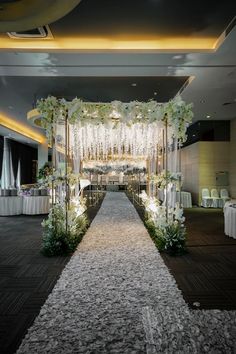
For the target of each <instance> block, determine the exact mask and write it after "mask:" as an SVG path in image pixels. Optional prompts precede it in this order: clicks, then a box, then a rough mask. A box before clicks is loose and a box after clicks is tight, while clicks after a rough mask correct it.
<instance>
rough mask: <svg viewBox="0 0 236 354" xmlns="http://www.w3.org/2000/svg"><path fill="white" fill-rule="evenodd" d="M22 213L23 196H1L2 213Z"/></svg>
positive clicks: (3, 214) (4, 214)
mask: <svg viewBox="0 0 236 354" xmlns="http://www.w3.org/2000/svg"><path fill="white" fill-rule="evenodd" d="M20 214H22V197H0V215H1V216H10V215H20Z"/></svg>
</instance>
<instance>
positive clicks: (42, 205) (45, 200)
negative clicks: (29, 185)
mask: <svg viewBox="0 0 236 354" xmlns="http://www.w3.org/2000/svg"><path fill="white" fill-rule="evenodd" d="M49 201H50V197H49V196H38V197H34V196H24V197H23V214H25V215H38V214H48V213H49V208H50V202H49Z"/></svg>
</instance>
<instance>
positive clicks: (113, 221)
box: [18, 192, 235, 354]
mask: <svg viewBox="0 0 236 354" xmlns="http://www.w3.org/2000/svg"><path fill="white" fill-rule="evenodd" d="M192 313H193V312H192V311H190V310H189V309H188V306H187V305H186V303H185V302H184V300H183V297H182V295H181V292H180V291H179V290H178V288H177V286H176V283H175V280H174V279H173V277H172V276H171V275H170V273H169V271H168V269H167V267H166V266H165V265H164V262H163V261H162V258H161V256H160V255H159V253H158V252H157V250H156V247H155V246H154V244H153V242H152V240H151V239H150V237H149V235H148V233H147V231H146V229H145V227H144V225H143V223H142V221H141V220H140V218H139V216H138V214H137V212H136V210H135V209H134V207H133V205H132V204H131V203H130V202H129V200H128V198H127V197H126V195H125V194H124V193H118V192H115V193H112V192H111V193H107V195H106V197H105V199H104V201H103V204H102V206H101V208H100V210H99V212H98V214H97V216H96V217H95V219H94V221H93V222H92V224H91V226H90V228H89V230H88V231H87V233H86V235H85V236H84V238H83V240H82V242H81V243H80V245H79V247H78V249H77V251H76V252H75V254H74V256H73V257H72V259H71V261H70V262H69V263H68V264H67V266H66V268H65V269H64V271H63V273H62V275H61V277H60V279H59V281H58V282H57V284H56V286H55V288H54V290H53V292H52V293H51V295H50V296H49V298H48V300H47V301H46V303H45V305H44V306H43V307H42V309H41V312H40V314H39V316H38V317H37V318H36V320H35V323H34V325H33V326H32V327H31V329H30V330H29V332H28V334H27V336H26V338H25V339H24V341H23V343H22V345H21V347H20V348H19V350H18V353H19V354H20V353H21V354H22V353H25V354H26V353H27V354H29V353H30V354H34V353H43V354H44V353H50V354H51V353H53V354H54V353H55V354H60V353H63V354H67V353H94V354H97V353H121V354H126V353H127V354H132V353H133V354H137V353H164V352H165V353H178V352H181V353H189V352H191V353H198V352H199V353H200V352H204V350H203V349H202V348H203V347H204V346H205V347H206V349H207V346H208V345H209V338H210V337H211V339H210V341H211V342H212V341H215V342H214V344H213V345H214V347H215V348H216V349H220V350H222V349H224V350H225V349H229V350H230V348H231V346H232V345H234V343H233V342H232V339H231V342H230V343H231V344H229V345H228V344H227V340H228V339H226V338H225V340H224V334H223V335H222V336H221V338H220V339H219V335H217V336H216V335H214V331H216V333H219V331H220V332H222V330H221V328H218V327H219V325H220V326H222V325H224V326H225V323H222V320H223V318H224V317H225V316H226V311H225V312H222V313H221V312H220V311H216V312H214V311H195V314H194V315H193V314H192ZM233 316H234V313H233V312H227V318H226V319H227V321H226V323H229V324H230V322H231V326H232V318H235V316H234V317H233ZM220 317H222V318H221V319H220V322H219V324H218V325H217V321H215V318H220ZM211 322H213V323H214V328H212V326H211ZM199 323H200V324H199ZM203 326H205V327H203ZM224 328H225V327H224ZM208 331H209V333H208ZM208 334H209V337H208ZM229 335H230V338H231V334H230V333H229ZM200 336H201V337H200ZM228 338H229V337H228ZM218 342H219V343H218ZM208 352H209V348H208Z"/></svg>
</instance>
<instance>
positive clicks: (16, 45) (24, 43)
mask: <svg viewBox="0 0 236 354" xmlns="http://www.w3.org/2000/svg"><path fill="white" fill-rule="evenodd" d="M217 45H218V40H217V38H215V37H208V38H206V37H199V38H196V37H191V38H186V37H160V38H140V39H137V38H130V39H129V38H127V39H126V38H90V37H88V38H85V37H77V38H70V37H68V38H65V37H64V38H58V39H45V40H31V39H25V40H21V39H10V38H6V37H2V38H1V37H0V49H3V50H4V49H8V50H11V49H12V50H15V49H17V50H29V49H30V50H34V51H42V50H51V51H57V50H62V51H63V50H72V51H73V50H159V51H172V50H173V51H174V50H175V51H176V50H199V51H201V50H202V51H213V50H215V49H216V47H217Z"/></svg>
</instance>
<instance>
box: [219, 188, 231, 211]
mask: <svg viewBox="0 0 236 354" xmlns="http://www.w3.org/2000/svg"><path fill="white" fill-rule="evenodd" d="M228 200H230V197H229V192H228V191H227V189H225V188H222V189H221V190H220V208H223V207H224V205H225V202H227V201H228Z"/></svg>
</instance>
